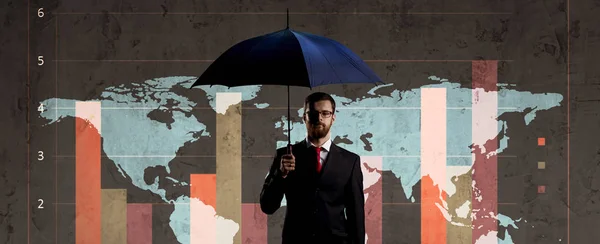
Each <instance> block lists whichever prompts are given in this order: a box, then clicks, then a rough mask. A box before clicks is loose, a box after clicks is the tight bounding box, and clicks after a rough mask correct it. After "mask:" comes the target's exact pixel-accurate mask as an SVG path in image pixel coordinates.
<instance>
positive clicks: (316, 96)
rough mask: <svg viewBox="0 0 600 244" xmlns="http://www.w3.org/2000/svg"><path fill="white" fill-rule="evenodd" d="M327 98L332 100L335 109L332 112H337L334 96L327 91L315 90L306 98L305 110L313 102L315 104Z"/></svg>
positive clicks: (332, 106)
mask: <svg viewBox="0 0 600 244" xmlns="http://www.w3.org/2000/svg"><path fill="white" fill-rule="evenodd" d="M325 100H327V101H329V102H331V108H332V109H333V111H331V112H333V113H335V100H333V97H331V96H330V95H329V94H327V93H325V92H315V93H312V94H310V95H308V96H307V97H306V99H304V111H306V108H307V107H308V106H310V105H311V104H315V103H316V102H319V101H325Z"/></svg>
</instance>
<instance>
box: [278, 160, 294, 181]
mask: <svg viewBox="0 0 600 244" xmlns="http://www.w3.org/2000/svg"><path fill="white" fill-rule="evenodd" d="M295 168H296V157H294V155H293V154H285V155H283V156H282V157H281V165H280V166H279V169H280V170H281V173H282V174H281V176H282V177H283V178H285V177H286V176H287V175H288V174H289V173H290V172H291V171H293V170H294V169H295Z"/></svg>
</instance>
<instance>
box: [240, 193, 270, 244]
mask: <svg viewBox="0 0 600 244" xmlns="http://www.w3.org/2000/svg"><path fill="white" fill-rule="evenodd" d="M267 233H268V232H267V215H266V214H264V213H263V212H262V211H261V210H260V204H258V203H242V243H244V244H264V243H267Z"/></svg>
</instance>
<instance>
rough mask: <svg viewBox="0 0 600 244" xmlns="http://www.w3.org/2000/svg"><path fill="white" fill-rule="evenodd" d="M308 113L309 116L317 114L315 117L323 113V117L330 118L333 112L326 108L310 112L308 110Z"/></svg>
mask: <svg viewBox="0 0 600 244" xmlns="http://www.w3.org/2000/svg"><path fill="white" fill-rule="evenodd" d="M306 114H307V115H308V116H315V117H317V116H319V115H322V116H323V118H329V117H331V115H332V114H333V112H331V111H327V110H325V111H309V112H306Z"/></svg>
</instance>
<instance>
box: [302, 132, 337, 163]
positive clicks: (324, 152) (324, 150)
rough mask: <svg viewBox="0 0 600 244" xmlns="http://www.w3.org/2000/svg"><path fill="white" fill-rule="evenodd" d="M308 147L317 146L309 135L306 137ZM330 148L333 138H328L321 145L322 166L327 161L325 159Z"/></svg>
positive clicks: (320, 161)
mask: <svg viewBox="0 0 600 244" xmlns="http://www.w3.org/2000/svg"><path fill="white" fill-rule="evenodd" d="M305 140H306V147H307V148H310V146H313V147H317V146H316V145H315V144H313V143H312V142H310V141H309V140H308V137H306V139H305ZM329 148H331V138H329V139H327V141H326V142H325V143H323V145H322V146H321V153H320V154H321V155H319V156H320V157H319V158H320V160H319V163H321V166H323V163H324V162H325V159H327V154H329Z"/></svg>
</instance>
